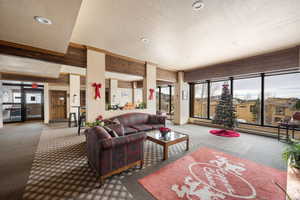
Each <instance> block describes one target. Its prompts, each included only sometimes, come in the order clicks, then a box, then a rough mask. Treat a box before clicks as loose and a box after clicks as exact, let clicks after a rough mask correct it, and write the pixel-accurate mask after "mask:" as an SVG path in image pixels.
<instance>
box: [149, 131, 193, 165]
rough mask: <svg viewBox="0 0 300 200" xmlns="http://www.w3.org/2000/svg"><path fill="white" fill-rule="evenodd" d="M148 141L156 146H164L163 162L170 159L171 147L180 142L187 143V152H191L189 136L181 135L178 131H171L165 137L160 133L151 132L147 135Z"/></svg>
mask: <svg viewBox="0 0 300 200" xmlns="http://www.w3.org/2000/svg"><path fill="white" fill-rule="evenodd" d="M147 140H150V141H152V142H154V143H156V144H159V145H162V146H163V149H164V155H163V160H167V159H168V157H169V156H168V153H169V146H171V145H173V144H177V143H179V142H184V141H186V150H187V151H188V150H189V135H187V134H184V133H179V132H176V131H171V132H169V133H167V134H166V135H165V136H164V137H163V136H162V134H161V133H160V131H158V130H155V131H150V132H148V133H147Z"/></svg>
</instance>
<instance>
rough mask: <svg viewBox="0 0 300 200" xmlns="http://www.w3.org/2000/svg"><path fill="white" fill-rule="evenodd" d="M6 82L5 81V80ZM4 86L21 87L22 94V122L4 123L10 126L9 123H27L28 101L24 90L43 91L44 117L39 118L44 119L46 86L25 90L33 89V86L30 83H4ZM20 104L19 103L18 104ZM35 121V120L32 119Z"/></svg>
mask: <svg viewBox="0 0 300 200" xmlns="http://www.w3.org/2000/svg"><path fill="white" fill-rule="evenodd" d="M4 81H5V80H4ZM2 85H3V86H19V87H20V92H21V103H20V105H21V120H20V121H9V122H3V123H5V124H9V123H18V122H25V121H27V120H26V102H25V101H26V100H25V93H24V90H26V89H32V90H41V91H42V99H41V100H42V101H41V102H42V104H41V105H42V117H41V118H38V119H39V120H43V119H44V85H38V88H24V87H31V86H32V85H31V84H28V83H5V82H2ZM2 104H10V103H3V102H2ZM17 104H19V103H17ZM1 112H3V110H1ZM32 120H34V119H32Z"/></svg>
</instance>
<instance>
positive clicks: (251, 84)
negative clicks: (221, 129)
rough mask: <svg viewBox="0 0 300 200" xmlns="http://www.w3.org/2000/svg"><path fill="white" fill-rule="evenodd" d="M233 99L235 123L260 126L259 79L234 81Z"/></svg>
mask: <svg viewBox="0 0 300 200" xmlns="http://www.w3.org/2000/svg"><path fill="white" fill-rule="evenodd" d="M233 97H234V105H235V109H236V115H237V121H238V122H243V123H251V124H260V120H261V115H260V112H261V109H260V106H261V77H257V78H247V79H237V80H234V82H233Z"/></svg>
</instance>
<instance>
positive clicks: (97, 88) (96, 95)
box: [93, 83, 102, 99]
mask: <svg viewBox="0 0 300 200" xmlns="http://www.w3.org/2000/svg"><path fill="white" fill-rule="evenodd" d="M93 87H95V99H97V98H99V99H100V98H101V94H100V88H101V87H102V85H101V84H100V83H99V84H97V83H93Z"/></svg>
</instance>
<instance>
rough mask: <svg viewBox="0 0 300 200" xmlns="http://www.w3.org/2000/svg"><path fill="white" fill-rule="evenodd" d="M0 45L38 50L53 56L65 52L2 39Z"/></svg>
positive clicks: (61, 54)
mask: <svg viewBox="0 0 300 200" xmlns="http://www.w3.org/2000/svg"><path fill="white" fill-rule="evenodd" d="M0 45H4V46H10V47H14V48H18V49H24V50H29V51H35V52H40V53H45V54H50V55H54V56H64V55H65V53H60V52H56V51H51V50H47V49H42V48H37V47H32V46H29V45H24V44H17V43H14V42H8V41H4V40H0Z"/></svg>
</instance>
